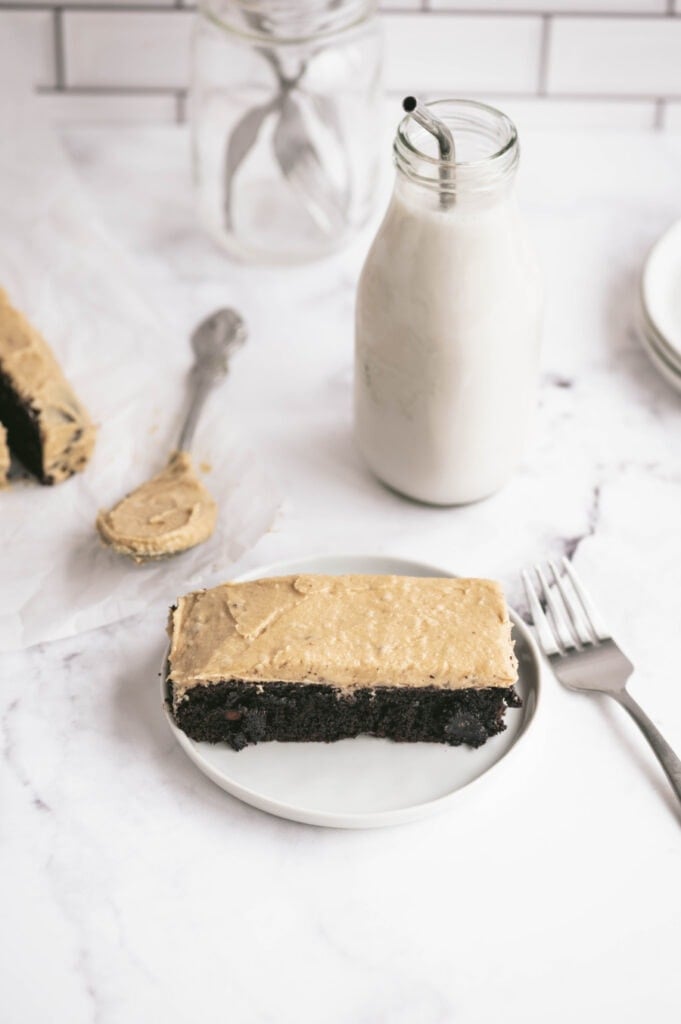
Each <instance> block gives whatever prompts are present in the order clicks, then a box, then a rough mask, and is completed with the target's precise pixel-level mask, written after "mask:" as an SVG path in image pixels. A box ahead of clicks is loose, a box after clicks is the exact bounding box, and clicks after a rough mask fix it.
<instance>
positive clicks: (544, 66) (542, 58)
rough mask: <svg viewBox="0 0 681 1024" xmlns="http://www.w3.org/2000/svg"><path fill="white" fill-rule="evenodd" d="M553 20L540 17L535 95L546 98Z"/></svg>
mask: <svg viewBox="0 0 681 1024" xmlns="http://www.w3.org/2000/svg"><path fill="white" fill-rule="evenodd" d="M552 24H553V19H552V18H551V15H550V14H545V15H543V16H542V25H541V36H540V39H539V68H538V73H537V95H538V96H546V91H547V84H548V78H549V51H550V45H551V26H552Z"/></svg>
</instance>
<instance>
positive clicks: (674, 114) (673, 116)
mask: <svg viewBox="0 0 681 1024" xmlns="http://www.w3.org/2000/svg"><path fill="white" fill-rule="evenodd" d="M662 127H663V128H666V129H667V131H670V132H681V101H679V102H672V103H667V104H666V107H665V111H664V116H663V118H662Z"/></svg>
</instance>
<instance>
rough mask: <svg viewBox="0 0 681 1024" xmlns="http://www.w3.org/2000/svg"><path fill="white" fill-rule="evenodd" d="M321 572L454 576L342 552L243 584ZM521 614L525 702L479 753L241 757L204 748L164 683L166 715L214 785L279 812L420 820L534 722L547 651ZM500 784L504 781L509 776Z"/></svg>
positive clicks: (271, 747) (281, 751)
mask: <svg viewBox="0 0 681 1024" xmlns="http://www.w3.org/2000/svg"><path fill="white" fill-rule="evenodd" d="M313 572H316V573H327V574H334V575H337V574H342V573H370V574H376V575H381V574H392V575H396V576H451V575H452V574H451V573H448V572H444V571H443V570H441V569H438V568H436V567H434V566H431V565H424V564H423V563H421V562H411V561H407V560H405V559H403V558H389V557H379V556H376V557H373V556H367V555H356V556H353V555H337V556H329V557H319V558H305V559H298V560H296V561H290V562H280V563H278V564H277V565H270V566H266V567H265V568H264V569H259V570H257V572H251V573H248V574H246V575H244V576H240V577H239V579H240V580H249V579H257V578H258V577H262V576H286V575H289V574H295V573H313ZM511 618H512V620H513V634H514V638H515V644H516V647H515V649H516V655H517V656H518V663H519V677H520V678H519V682H518V692H519V693H520V695H521V697H522V699H523V706H522V708H520V709H513V708H509V709H508V711H507V714H506V722H507V728H506V730H505V731H504V732H502V733H501V734H500V735H499V736H494V737H493V738H492V739H490V740H488V741H487V743H486V744H485V745H484V746H483V747H480V748H479V749H478V750H471V749H470V748H468V747H447V746H444V745H441V744H439V743H393V742H391V741H390V740H383V739H375V738H373V737H370V736H361V737H359V738H358V739H351V740H340V741H339V742H337V743H261V744H258V745H256V746H252V747H246V749H245V750H241V751H238V752H237V751H234V750H231V749H230V748H229V747H228V746H226V745H224V744H211V743H195V742H194V741H193V740H190V739H189V737H188V736H186V735H185V734H184V733H183V732H182V731H181V730H180V729H178V728H177V726H176V725H175V723H174V721H173V719H172V717H171V716H170V714H169V713H168V711H167V706H166V703H165V697H166V691H165V683H164V682H162V691H163V698H164V707H166V717H167V718H168V723H169V725H170V728H171V729H172V731H173V733H174V734H175V737H176V739H177V740H178V742H179V744H180V746H181V747H182V749H183V750H184V751H185V753H186V754H187V755H188V757H189V758H190V759H191V760H192V761H193V762H194V763H195V764H196V765H197V766H198V767H199V768H200V769H201V771H202V772H204V774H205V775H207V776H208V778H209V779H212V781H213V782H215V783H217V785H218V786H221V787H222V789H225V790H226V791H227V792H228V793H231V794H232V796H235V797H238V798H239V799H240V800H243V801H244V802H245V803H247V804H252V805H253V806H254V807H259V808H260V809H261V810H263V811H268V812H269V813H270V814H276V815H278V816H279V817H281V818H290V819H291V820H293V821H301V822H305V823H307V824H310V825H326V826H331V827H335V828H376V827H378V826H381V825H397V824H401V823H402V822H407V821H413V820H415V819H416V818H423V817H425V816H426V815H429V814H433V813H434V812H436V811H440V810H443V809H444V808H445V807H446V806H447V805H448V804H449V803H450V802H451V801H452V800H453V799H454V798H455V796H456V794H457V793H458V792H459V791H460V790H461V789H463V788H464V787H465V786H468V785H470V784H471V783H472V782H474V781H475V780H476V779H479V778H481V776H483V775H485V774H486V773H487V772H489V771H490V769H492V768H494V767H495V766H496V765H497V764H499V762H501V761H503V760H504V759H505V758H506V757H508V755H509V754H510V752H511V751H513V750H515V748H516V746H517V745H518V743H519V741H520V740H521V739H522V738H523V737H524V736H525V733H526V732H527V731H528V729H529V727H530V725H531V724H532V722H533V721H534V718H535V714H536V710H537V701H538V698H539V686H540V658H539V652H538V650H537V647H536V644H535V643H534V640H533V639H532V636H531V635H530V632H529V630H528V628H527V626H525V624H524V623H523V622H522V621H521V620H520V618H519V617H518V616H517V615H516V614H515V613H514V612H511ZM162 678H163V679H165V666H164V671H163V673H162ZM495 777H497V776H496V773H495ZM497 782H498V784H501V782H502V780H501V777H497Z"/></svg>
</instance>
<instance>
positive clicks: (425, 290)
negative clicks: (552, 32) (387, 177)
mask: <svg viewBox="0 0 681 1024" xmlns="http://www.w3.org/2000/svg"><path fill="white" fill-rule="evenodd" d="M427 109H428V110H430V111H431V112H432V113H433V114H435V115H436V116H437V117H438V118H439V119H440V120H441V121H443V122H444V124H445V125H446V126H447V127H448V128H449V129H450V130H451V132H452V135H453V138H454V143H455V158H454V160H452V161H447V162H445V161H443V160H442V159H441V158H440V156H439V153H438V149H437V143H436V141H435V139H434V138H433V137H432V136H431V135H430V134H429V132H427V131H426V130H425V129H424V128H422V127H421V126H420V125H419V124H417V123H416V121H415V120H414V118H412V117H411V116H407V117H405V118H404V119H403V120H402V122H401V124H400V125H399V128H398V130H397V135H396V138H395V143H394V156H395V163H396V166H397V179H396V183H395V190H394V193H393V197H392V200H391V202H390V205H389V208H388V211H387V213H386V215H385V219H384V221H383V223H382V225H381V227H380V228H379V231H378V234H377V236H376V239H375V240H374V242H373V245H372V247H371V250H370V252H369V254H368V256H367V259H366V263H365V265H364V269H363V271H362V275H361V278H360V283H359V287H358V295H357V312H356V359H355V430H356V436H357V441H358V444H359V447H360V449H361V451H362V452H363V454H364V456H365V458H366V460H367V462H368V464H369V466H370V467H371V469H372V470H373V471H374V473H375V474H376V475H377V476H378V477H379V478H380V479H381V480H383V481H384V482H385V483H387V484H388V485H389V486H390V487H392V488H394V489H395V490H397V491H400V492H402V493H404V494H406V495H409V496H410V497H412V498H417V499H419V500H420V501H425V502H429V503H433V504H441V505H449V504H460V503H466V502H471V501H477V500H478V499H480V498H484V497H486V496H487V495H489V494H491V493H493V492H494V491H496V490H497V489H498V488H499V487H501V486H502V485H503V484H504V483H505V482H506V481H507V480H508V478H509V477H510V475H511V474H512V472H513V470H514V468H515V467H516V465H517V463H518V461H519V459H520V458H521V455H522V451H523V447H524V443H525V439H526V435H527V431H528V426H529V423H530V418H531V413H532V411H533V408H534V405H535V396H536V388H537V376H538V358H539V335H540V311H541V289H540V282H539V274H538V268H537V264H536V261H535V258H534V254H533V252H532V248H531V246H530V243H529V240H528V237H527V234H526V231H525V225H524V223H523V221H522V219H521V215H520V212H519V210H518V206H517V203H516V199H515V195H514V188H513V180H514V177H515V172H516V168H517V165H518V156H519V153H518V136H517V133H516V129H515V127H514V125H513V124H512V123H511V121H510V120H509V119H508V118H507V117H506V116H505V115H504V114H502V113H501V111H499V110H495V109H494V108H492V107H489V106H486V105H485V104H482V103H476V102H473V101H467V100H442V101H439V102H437V103H432V104H428V105H427Z"/></svg>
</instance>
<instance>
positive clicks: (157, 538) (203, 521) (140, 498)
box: [97, 452, 217, 562]
mask: <svg viewBox="0 0 681 1024" xmlns="http://www.w3.org/2000/svg"><path fill="white" fill-rule="evenodd" d="M216 518H217V505H216V504H215V502H214V501H213V499H212V498H211V496H210V494H209V493H208V491H207V490H206V488H205V487H204V486H203V484H202V483H201V481H200V480H199V478H198V477H197V475H196V472H195V470H194V466H193V464H192V460H191V457H190V456H189V454H188V453H187V452H174V454H173V455H171V457H170V461H169V462H168V465H167V466H166V467H165V469H164V470H162V471H161V472H160V473H158V474H157V475H156V476H155V477H153V478H152V479H151V480H149V481H147V483H145V484H142V486H141V487H138V488H137V489H136V490H134V491H132V492H131V493H130V494H128V495H127V496H126V497H125V498H123V500H122V501H119V503H118V504H117V505H115V506H114V508H112V509H111V511H110V512H100V513H99V515H98V516H97V529H98V530H99V534H100V536H101V537H102V539H103V540H104V541H105V543H106V544H108V545H110V547H112V548H114V550H115V551H118V552H120V553H121V554H124V555H130V556H131V557H132V558H134V559H135V561H137V562H144V561H146V560H147V559H150V558H161V557H163V556H164V555H174V554H177V553H179V552H180V551H186V550H187V549H188V548H193V547H196V545H197V544H201V543H203V541H205V540H208V538H209V537H210V535H211V534H212V532H213V530H214V529H215V521H216Z"/></svg>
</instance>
